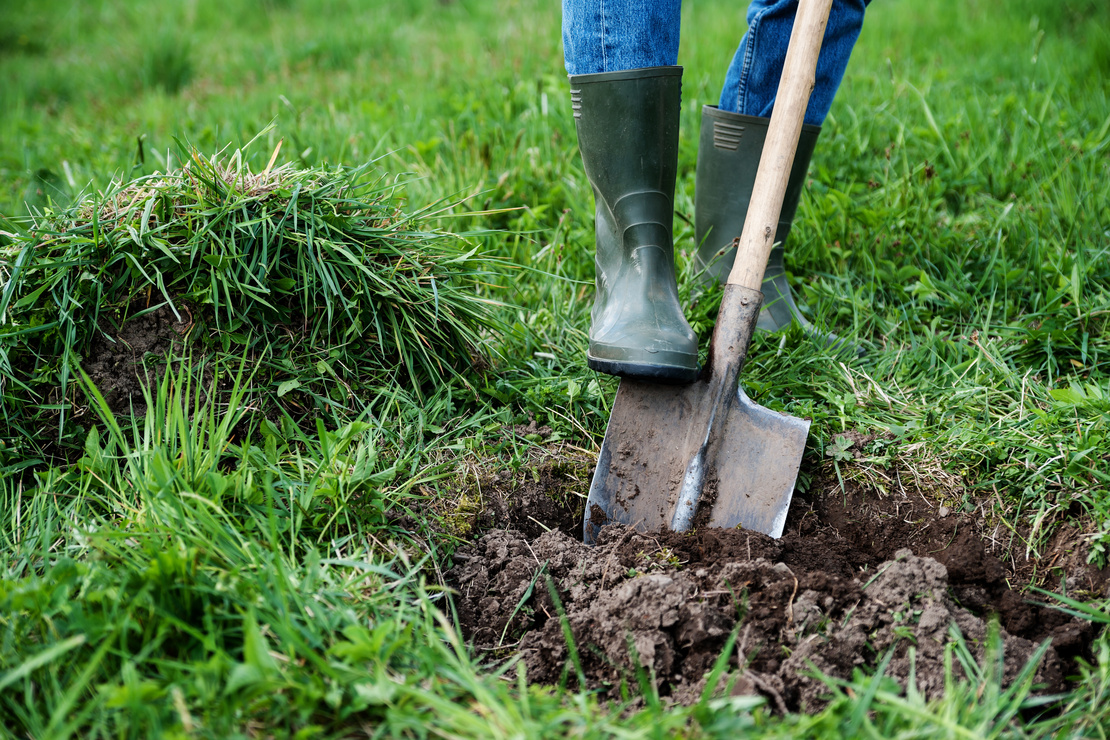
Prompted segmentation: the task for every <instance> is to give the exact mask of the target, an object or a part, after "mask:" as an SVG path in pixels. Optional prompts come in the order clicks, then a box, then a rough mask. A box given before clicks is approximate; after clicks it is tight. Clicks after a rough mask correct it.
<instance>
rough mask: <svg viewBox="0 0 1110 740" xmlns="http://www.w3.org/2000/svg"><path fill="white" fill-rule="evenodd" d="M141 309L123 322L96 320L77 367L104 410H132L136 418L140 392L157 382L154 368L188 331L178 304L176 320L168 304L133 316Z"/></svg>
mask: <svg viewBox="0 0 1110 740" xmlns="http://www.w3.org/2000/svg"><path fill="white" fill-rule="evenodd" d="M141 309H142V307H141V306H139V305H136V306H134V307H133V308H132V311H131V314H132V315H131V317H130V318H129V319H127V320H125V321H121V320H120V319H121V317H114V318H115V319H116V320H115V321H108V320H102V321H101V322H100V332H99V333H98V334H97V336H96V338H95V339H94V340H93V342H92V345H91V346H90V347H89V350H88V351H87V352H86V354H85V358H84V362H83V363H82V366H83V367H84V369H85V372H86V373H88V374H89V378H90V379H91V380H92V382H93V383H94V384H95V385H96V387H97V389H98V390H99V391H100V393H101V395H102V396H104V400H105V401H106V402H107V404H108V407H109V408H110V409H111V410H112V411H113V412H114V413H117V414H122V413H129V412H130V411H131V410H132V409H134V410H135V413H138V414H142V413H143V412H144V411H145V408H146V405H145V403H144V401H143V390H142V389H143V387H144V386H146V387H151V386H152V385H153V384H155V383H156V382H157V380H158V379H159V378H160V377H161V372H162V370H161V369H160V365H161V364H162V363H164V362H165V358H166V355H167V353H169V352H170V351H171V349H172V347H173V345H174V344H176V343H179V342H181V341H182V340H183V338H184V336H185V335H186V334H187V332H188V331H189V328H190V326H191V313H190V312H189V309H188V307H187V306H185V305H184V304H183V303H181V302H179V305H178V306H177V310H178V313H179V314H180V319H179V318H178V317H177V316H175V315H174V312H173V309H171V308H170V307H169V305H168V304H166V305H162V306H161V307H159V308H156V309H155V310H153V311H149V312H146V313H141V314H140V315H138V316H135V315H134V314H135V313H138V312H140V311H141Z"/></svg>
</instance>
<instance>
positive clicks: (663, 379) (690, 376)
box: [586, 355, 701, 385]
mask: <svg viewBox="0 0 1110 740" xmlns="http://www.w3.org/2000/svg"><path fill="white" fill-rule="evenodd" d="M586 364H587V365H589V366H590V369H591V370H596V371H597V372H599V373H605V374H606V375H617V376H619V377H621V378H633V379H635V380H647V381H652V382H656V383H666V384H668V385H686V384H688V383H693V382H694V381H695V380H697V379H698V375H699V374H700V373H701V368H700V367H698V366H694V367H693V368H692V369H691V368H688V367H675V366H674V365H650V364H647V363H642V362H619V361H617V360H598V359H595V358H593V357H590V356H589V355H587V356H586Z"/></svg>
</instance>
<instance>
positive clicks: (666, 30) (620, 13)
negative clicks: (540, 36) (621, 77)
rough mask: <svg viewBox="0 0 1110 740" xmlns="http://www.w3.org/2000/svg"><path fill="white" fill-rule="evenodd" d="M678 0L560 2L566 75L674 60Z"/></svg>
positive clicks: (665, 63)
mask: <svg viewBox="0 0 1110 740" xmlns="http://www.w3.org/2000/svg"><path fill="white" fill-rule="evenodd" d="M681 7H682V2H681V0H563V58H564V61H565V63H566V68H567V74H570V75H584V74H595V73H598V72H620V71H622V70H626V69H640V68H643V67H669V66H673V65H675V64H677V63H678V31H679V23H680V21H681V13H680V10H681Z"/></svg>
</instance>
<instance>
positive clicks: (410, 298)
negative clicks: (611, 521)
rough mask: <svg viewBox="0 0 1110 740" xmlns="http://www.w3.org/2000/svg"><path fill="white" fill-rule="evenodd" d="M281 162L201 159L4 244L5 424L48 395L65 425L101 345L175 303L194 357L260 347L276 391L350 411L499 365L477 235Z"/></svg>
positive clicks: (345, 171) (365, 187)
mask: <svg viewBox="0 0 1110 740" xmlns="http://www.w3.org/2000/svg"><path fill="white" fill-rule="evenodd" d="M278 149H280V144H279V145H278ZM277 155H278V151H277V150H275V152H274V155H273V157H271V160H270V164H269V165H268V166H267V167H266V168H265V169H263V170H262V171H260V172H254V171H252V170H251V168H250V167H249V166H248V165H247V164H246V163H245V161H244V158H243V156H242V153H241V152H240V151H237V152H235V153H234V154H233V155H231V156H230V157H225V158H221V157H218V156H212V157H210V158H205V157H202V156H201V155H200V154H198V153H197V152H195V151H190V152H188V153H187V155H186V156H187V158H188V159H187V163H186V165H185V166H184V167H181V168H179V169H174V170H172V171H169V172H166V173H155V174H153V175H150V176H145V177H141V178H138V179H136V180H132V181H129V182H117V183H115V184H113V185H112V186H111V187H109V188H108V189H107V190H106V191H105V192H103V193H101V194H100V195H98V196H96V197H94V198H87V199H84V200H81V201H79V202H78V203H76V204H75V205H73V206H72V207H70V208H67V209H65V210H63V211H60V212H50V211H47V212H46V213H45V214H44V215H42V216H39V217H36V218H35V219H34V221H33V222H32V223H31V226H30V228H29V229H28V230H27V231H25V232H19V233H15V232H9V233H7V234H6V238H7V240H8V244H7V245H5V246H3V247H0V413H2V414H3V418H4V420H5V421H4V422H2V423H6V424H7V426H8V427H9V432H10V433H11V435H12V436H13V437H15V436H20V435H21V434H26V432H27V430H26V429H17V428H16V427H18V426H19V424H18V423H17V422H18V420H19V418H20V417H21V416H23V417H26V415H27V414H28V413H32V410H31V409H29V406H30V405H31V404H36V403H42V402H43V401H45V400H48V399H49V401H50V402H51V405H52V406H53V410H54V411H55V412H58V413H56V414H55V416H57V415H59V414H60V415H61V416H62V417H63V419H64V414H65V412H66V410H67V408H68V404H67V402H66V401H65V400H64V399H65V398H66V389H67V388H68V386H69V384H70V379H71V378H72V377H73V374H74V368H75V367H76V365H77V364H79V363H80V362H81V360H82V359H83V357H84V356H86V354H87V353H88V352H89V351H90V349H91V347H92V345H93V342H94V339H96V337H97V336H98V335H103V336H107V337H108V339H109V341H110V340H111V336H110V334H109V333H110V332H111V331H112V330H113V329H115V328H118V327H119V326H121V325H122V324H123V323H125V322H126V321H127V320H129V319H130V318H133V317H134V316H135V315H138V314H141V313H144V312H146V311H151V310H155V309H158V308H162V307H167V306H168V307H169V309H170V310H172V311H173V312H174V314H175V315H176V316H177V317H178V319H179V320H180V321H181V322H183V323H184V322H188V323H189V324H190V326H191V328H190V330H189V331H188V334H187V336H188V339H189V341H190V342H191V343H193V344H194V345H196V344H199V345H200V347H201V348H207V349H210V350H213V351H220V350H222V351H228V350H229V349H230V348H231V346H232V345H245V346H247V347H248V348H250V351H253V352H254V353H255V358H256V359H257V360H258V361H260V362H264V363H270V364H272V365H274V366H275V367H277V368H279V369H280V370H281V371H282V372H285V373H286V375H287V377H285V378H284V380H279V381H278V382H279V383H281V390H279V392H278V395H279V396H280V395H285V394H287V393H289V392H291V391H292V390H293V389H296V388H299V387H301V386H302V385H305V384H307V382H308V381H307V380H306V379H305V376H304V373H303V372H300V371H301V370H304V369H305V368H307V369H308V370H310V371H311V372H310V374H311V375H312V377H315V378H317V379H322V380H324V381H326V384H327V385H328V389H327V390H326V391H325V396H326V395H327V393H328V392H332V400H333V401H339V402H342V401H343V400H344V399H345V398H347V397H349V396H350V395H351V394H355V393H357V392H358V391H359V389H361V388H364V387H372V386H380V385H382V384H397V383H400V384H402V385H404V386H407V387H408V388H410V389H414V390H415V391H416V392H417V393H418V394H419V393H420V392H421V389H422V388H425V387H427V386H429V385H431V386H435V385H439V384H441V383H443V382H446V381H447V380H448V379H450V378H452V377H458V376H459V374H460V373H461V372H462V371H466V370H469V369H471V368H473V367H474V366H475V364H478V365H482V364H484V359H483V357H484V354H483V352H482V349H481V348H482V346H483V342H484V336H485V335H487V334H489V333H490V332H492V331H496V330H497V329H498V328H499V323H498V319H497V316H496V314H495V311H494V309H495V308H496V306H498V305H499V304H497V302H496V301H493V300H490V299H487V298H484V297H482V295H481V293H482V289H483V285H485V284H487V283H488V282H489V280H490V276H491V274H492V273H491V270H492V267H493V265H492V263H491V262H490V261H489V260H487V259H485V258H483V257H481V256H480V255H479V254H478V247H477V246H476V244H475V242H474V240H473V239H470V238H468V237H466V236H459V235H453V234H448V233H444V232H440V231H435V230H432V229H430V228H429V227H428V226H426V225H425V223H426V220H427V219H426V216H427V212H426V211H424V212H417V213H406V212H404V211H403V210H402V209H401V208H400V205H399V200H398V195H397V191H396V187H395V186H393V185H390V184H388V183H387V182H385V181H384V179H377V180H374V179H371V178H370V176H369V168H370V165H364V166H362V167H357V168H349V167H335V168H326V167H314V168H308V169H299V168H297V167H295V166H293V165H292V164H286V165H282V166H279V167H274V166H273V162H274V161H275V160H276V158H277ZM33 411H35V412H38V411H39V410H38V409H35V410H33ZM4 436H7V435H5V434H4V430H3V429H0V438H2V437H4Z"/></svg>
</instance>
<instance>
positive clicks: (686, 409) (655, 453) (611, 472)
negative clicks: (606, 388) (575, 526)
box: [583, 379, 809, 543]
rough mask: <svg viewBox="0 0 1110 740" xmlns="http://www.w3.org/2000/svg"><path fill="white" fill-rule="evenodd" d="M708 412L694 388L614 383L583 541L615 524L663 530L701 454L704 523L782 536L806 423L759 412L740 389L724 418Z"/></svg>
mask: <svg viewBox="0 0 1110 740" xmlns="http://www.w3.org/2000/svg"><path fill="white" fill-rule="evenodd" d="M712 411H713V409H712V399H711V398H710V389H709V386H708V384H706V383H704V382H701V381H699V382H695V383H692V384H690V385H685V386H665V385H659V384H655V383H645V382H640V381H635V380H629V379H624V380H622V381H621V384H620V387H619V389H618V390H617V397H616V400H615V401H614V402H613V411H612V413H611V415H610V417H609V425H608V427H607V428H606V430H605V440H604V442H603V443H602V446H601V452H600V454H599V456H598V462H597V469H596V471H595V473H594V477H593V481H592V482H591V485H590V493H589V497H588V499H587V502H586V513H585V516H584V521H583V536H584V539H585V541H586V542H587V543H593V542H594V541H595V540H596V538H597V534H598V532H599V531H600V529H601V527H602V526H604V525H605V524H610V523H614V522H619V523H621V524H625V525H628V526H631V527H633V528H635V529H637V530H639V531H641V532H650V531H657V530H659V529H665V528H670V526H671V521H672V519H673V517H674V510H675V505H676V503H677V501H678V497H679V491H680V489H681V488H682V485H683V481H684V479H685V477H686V474H687V469H688V467H689V465H690V462H691V460H693V459H694V458H695V457H696V456H697V455H698V454H699V451H702V453H703V454H704V455H705V459H704V469H705V471H706V474H705V477H704V484H703V491H702V500H701V503H702V505H703V506H711V507H712V510H711V512H710V516H709V518H708V521H707V523H708V524H709V525H710V526H714V527H735V526H738V525H741V526H743V527H744V528H746V529H753V530H755V531H759V532H763V533H765V534H769V535H771V536H772V537H779V536H781V535H782V528H783V525H784V524H785V521H786V512H787V510H788V508H789V506H790V498H791V496H792V494H793V491H794V481H795V480H796V478H797V475H798V468H799V467H800V465H801V459H802V453H803V452H804V450H805V441H806V437H807V436H808V433H809V422H808V421H806V420H803V419H798V418H795V417H792V416H787V415H785V414H780V413H778V412H775V411H771V410H770V409H766V408H764V407H762V406H759V405H758V404H756V403H754V402H752V401H751V399H749V398H748V396H747V395H746V394H745V393H744V391H743V390H742V389H740V388H737V390H736V393H735V394H730V398H729V402H728V404H727V409H726V413H724V414H721V413H719V412H718V413H717V414H713V413H712ZM710 420H712V427H710ZM703 447H704V449H703ZM698 521H702V522H704V521H706V519H705V518H704V516H699V517H698Z"/></svg>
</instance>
